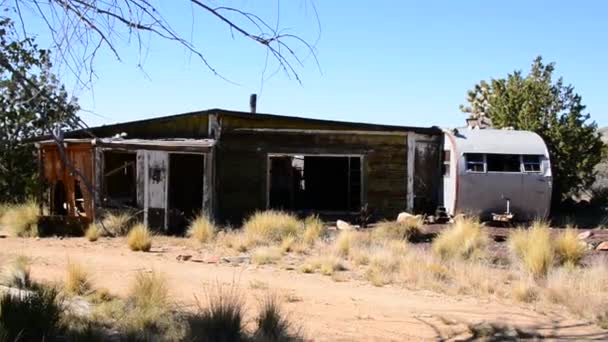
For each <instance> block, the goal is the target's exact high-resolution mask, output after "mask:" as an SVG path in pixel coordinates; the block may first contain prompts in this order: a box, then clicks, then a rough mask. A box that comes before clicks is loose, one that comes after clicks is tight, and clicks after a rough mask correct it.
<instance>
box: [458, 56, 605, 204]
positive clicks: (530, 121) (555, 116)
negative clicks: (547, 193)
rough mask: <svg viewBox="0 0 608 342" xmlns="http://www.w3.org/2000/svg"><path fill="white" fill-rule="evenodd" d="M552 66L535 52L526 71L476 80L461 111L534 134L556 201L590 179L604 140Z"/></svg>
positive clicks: (494, 123) (572, 92) (573, 191)
mask: <svg viewBox="0 0 608 342" xmlns="http://www.w3.org/2000/svg"><path fill="white" fill-rule="evenodd" d="M554 69H555V64H554V63H549V64H544V63H543V60H542V57H540V56H539V57H537V58H536V59H535V60H534V62H533V63H532V67H531V70H530V73H529V74H528V75H523V74H522V72H521V71H515V72H513V73H511V74H508V75H507V77H506V78H498V79H491V80H490V81H489V82H486V81H481V82H480V83H479V84H477V85H475V87H474V88H473V89H472V90H470V91H469V92H468V96H467V102H468V105H461V106H460V110H461V111H463V112H464V113H468V114H469V115H470V117H472V118H481V117H484V118H487V119H489V120H490V122H491V124H492V126H493V127H496V128H504V127H513V128H514V129H521V130H529V131H533V132H536V133H538V134H539V135H540V136H541V137H542V138H543V139H544V141H545V143H546V144H547V148H548V150H549V155H550V157H551V163H552V173H553V204H554V205H556V204H559V203H560V202H561V201H563V200H564V199H566V198H567V197H568V196H571V195H572V194H574V193H576V192H578V191H580V190H582V189H586V188H588V187H589V186H590V185H591V184H592V183H593V181H594V178H595V173H594V167H595V165H596V164H598V163H599V162H600V161H601V159H602V150H603V143H602V141H601V140H600V137H599V135H598V132H597V125H596V123H595V122H594V121H590V115H589V113H587V112H586V111H585V106H584V105H583V104H582V99H581V96H580V95H579V94H577V93H575V92H574V87H573V86H572V85H564V81H563V79H562V78H561V77H560V78H558V79H557V80H556V81H554V80H553V72H554Z"/></svg>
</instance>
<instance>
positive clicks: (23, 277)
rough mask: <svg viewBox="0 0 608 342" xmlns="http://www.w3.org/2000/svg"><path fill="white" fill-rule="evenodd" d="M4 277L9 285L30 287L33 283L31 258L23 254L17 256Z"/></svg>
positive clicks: (22, 287)
mask: <svg viewBox="0 0 608 342" xmlns="http://www.w3.org/2000/svg"><path fill="white" fill-rule="evenodd" d="M4 278H5V279H4V283H5V284H6V285H7V286H12V287H16V288H19V289H27V288H30V287H31V285H32V283H31V279H30V259H29V258H28V257H26V256H23V255H20V256H18V257H17V258H15V260H13V262H12V263H11V264H10V265H9V266H8V268H7V269H6V271H5V275H4Z"/></svg>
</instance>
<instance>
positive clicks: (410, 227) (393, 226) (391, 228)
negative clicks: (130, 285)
mask: <svg viewBox="0 0 608 342" xmlns="http://www.w3.org/2000/svg"><path fill="white" fill-rule="evenodd" d="M421 226H422V219H421V218H416V217H412V218H411V219H407V220H406V221H404V222H397V221H383V222H380V223H379V224H378V225H377V226H376V227H375V228H374V230H373V231H372V239H374V240H409V241H415V240H417V239H419V238H420V234H421V233H422V230H421Z"/></svg>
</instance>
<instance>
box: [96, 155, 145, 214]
mask: <svg viewBox="0 0 608 342" xmlns="http://www.w3.org/2000/svg"><path fill="white" fill-rule="evenodd" d="M136 168H137V162H136V154H135V153H127V152H114V151H107V152H105V153H104V170H103V176H104V183H103V185H104V194H105V195H104V201H105V202H106V205H107V206H109V207H123V206H128V207H135V206H136V205H137V169H136Z"/></svg>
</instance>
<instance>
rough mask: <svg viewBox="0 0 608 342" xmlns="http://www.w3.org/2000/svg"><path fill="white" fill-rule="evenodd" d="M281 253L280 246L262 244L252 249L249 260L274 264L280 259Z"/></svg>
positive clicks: (259, 263)
mask: <svg viewBox="0 0 608 342" xmlns="http://www.w3.org/2000/svg"><path fill="white" fill-rule="evenodd" d="M282 256H283V253H282V251H281V248H280V247H276V246H270V247H267V246H263V247H258V248H257V249H255V250H254V251H253V254H252V255H251V260H252V261H253V262H254V263H255V264H258V265H266V264H274V263H276V262H277V261H279V260H280V259H281V257H282Z"/></svg>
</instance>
